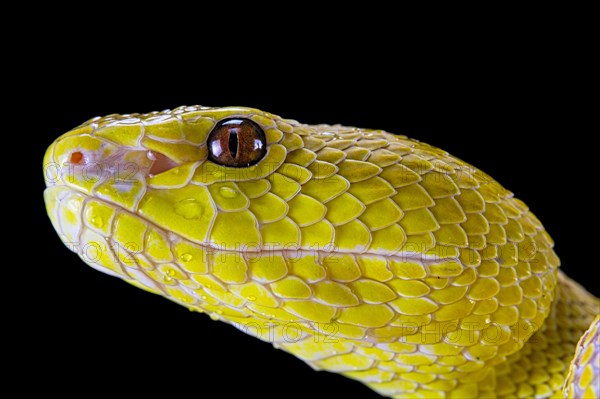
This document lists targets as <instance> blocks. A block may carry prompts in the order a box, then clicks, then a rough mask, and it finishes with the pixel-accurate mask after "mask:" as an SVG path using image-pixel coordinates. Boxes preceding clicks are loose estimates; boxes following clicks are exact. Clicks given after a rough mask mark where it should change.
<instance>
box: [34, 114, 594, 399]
mask: <svg viewBox="0 0 600 399" xmlns="http://www.w3.org/2000/svg"><path fill="white" fill-rule="evenodd" d="M44 173H45V178H46V185H47V188H46V190H45V192H44V197H45V201H46V207H47V211H48V215H49V216H50V219H51V221H52V224H53V226H54V228H55V230H56V231H57V232H58V234H59V235H60V237H61V239H62V241H63V242H64V243H65V244H66V245H67V246H68V247H69V248H70V249H71V250H73V251H74V252H76V253H77V254H78V255H79V256H80V257H81V258H82V259H83V260H84V261H85V262H86V263H88V264H89V265H90V266H91V267H93V268H95V269H98V270H100V271H102V272H104V273H108V274H111V275H114V276H117V277H119V278H121V279H123V280H125V281H126V282H128V283H130V284H132V285H135V286H137V287H139V288H142V289H144V290H147V291H149V292H152V293H155V294H159V295H162V296H164V297H166V298H168V299H170V300H172V301H174V302H176V303H178V304H181V305H183V306H185V307H187V308H189V309H191V310H194V311H198V312H202V313H206V314H208V315H210V317H211V318H213V319H215V320H221V321H224V322H226V323H230V324H232V325H233V326H235V327H237V328H238V329H240V330H242V331H244V332H246V333H248V334H252V335H254V336H256V337H257V338H259V339H262V340H265V341H269V342H272V343H273V345H274V346H275V347H276V348H279V349H282V350H284V351H287V352H289V353H291V354H293V355H294V356H296V357H298V358H300V359H302V360H303V361H305V362H306V363H308V364H309V365H311V366H312V367H313V368H315V369H317V370H327V371H330V372H335V373H340V374H343V375H344V376H347V377H349V378H352V379H355V380H358V381H361V382H363V383H364V384H367V385H368V386H369V387H370V388H372V389H373V390H374V391H376V392H378V393H379V394H381V395H383V396H390V397H398V398H468V397H498V398H505V397H506V398H508V397H520V398H525V397H538V398H546V397H566V396H568V397H596V398H597V397H600V392H599V391H600V387H599V386H598V378H599V375H600V366H599V364H598V362H599V361H600V355H599V354H600V347H599V346H600V344H599V343H598V338H599V331H598V330H599V324H600V321H599V319H598V318H596V319H595V321H594V317H595V316H596V315H597V314H598V313H600V312H599V307H600V302H599V300H598V299H597V298H595V297H593V296H592V295H591V294H589V293H588V292H586V291H585V290H584V289H583V288H582V287H581V286H580V285H578V284H577V283H575V282H574V281H572V280H570V279H569V278H568V277H567V276H565V275H564V274H563V273H562V272H561V271H560V270H559V264H560V262H559V259H558V257H557V255H556V254H555V253H554V251H553V249H552V248H553V242H552V239H551V238H550V236H549V235H548V234H547V233H546V232H545V230H544V228H543V226H542V224H541V223H540V222H539V221H538V219H537V218H536V217H535V216H534V215H533V214H532V213H531V212H530V211H529V209H528V208H527V206H526V205H525V204H524V203H523V202H522V201H520V200H518V199H516V198H515V197H514V196H513V194H512V193H511V192H509V191H508V190H506V189H505V188H503V187H502V186H501V185H500V184H498V183H497V182H496V181H494V180H493V179H492V178H491V177H489V176H488V175H486V174H485V173H483V172H481V171H480V170H478V169H476V168H475V167H473V166H471V165H469V164H468V163H465V162H463V161H462V160H460V159H457V158H455V157H453V156H452V155H450V154H448V153H447V152H445V151H443V150H440V149H438V148H436V147H433V146H430V145H427V144H424V143H421V142H419V141H416V140H412V139H409V138H407V137H405V136H400V135H394V134H390V133H387V132H384V131H381V130H371V129H359V128H354V127H345V126H340V125H305V124H301V123H299V122H297V121H294V120H289V119H282V118H280V117H278V116H276V115H272V114H270V113H268V112H263V111H260V110H257V109H252V108H244V107H226V108H209V107H200V106H192V107H179V108H176V109H174V110H172V111H171V110H167V111H163V112H152V113H149V114H130V115H109V116H106V117H102V118H100V117H97V118H94V119H91V120H90V121H88V122H86V123H84V124H83V125H81V126H79V127H77V128H75V129H73V130H71V131H69V132H67V133H65V134H63V135H62V136H60V137H59V138H58V139H57V140H56V141H55V142H54V143H53V144H52V145H51V146H50V147H49V148H48V150H47V152H46V155H45V159H44ZM590 325H591V327H590ZM173 328H176V327H173ZM588 328H589V330H588ZM586 330H588V331H587V332H586ZM584 333H585V334H584ZM580 338H581V341H580ZM199 344H200V345H201V344H202V342H199ZM565 382H566V383H565Z"/></svg>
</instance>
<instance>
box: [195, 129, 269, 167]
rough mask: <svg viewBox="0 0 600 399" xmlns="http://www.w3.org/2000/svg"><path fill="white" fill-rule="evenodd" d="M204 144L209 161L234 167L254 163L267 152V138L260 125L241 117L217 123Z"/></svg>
mask: <svg viewBox="0 0 600 399" xmlns="http://www.w3.org/2000/svg"><path fill="white" fill-rule="evenodd" d="M206 144H207V148H208V159H209V160H210V161H212V162H214V163H217V164H219V165H223V166H231V167H235V168H241V167H246V166H251V165H254V164H255V163H257V162H258V161H260V160H261V159H262V158H263V157H264V156H265V154H266V153H267V140H266V138H265V134H264V132H263V131H262V129H261V128H260V126H258V125H257V124H256V123H254V122H252V121H250V120H248V119H243V118H231V119H225V120H222V121H220V122H219V123H217V125H216V126H215V127H214V129H213V130H212V131H211V132H210V134H209V135H208V140H207V143H206Z"/></svg>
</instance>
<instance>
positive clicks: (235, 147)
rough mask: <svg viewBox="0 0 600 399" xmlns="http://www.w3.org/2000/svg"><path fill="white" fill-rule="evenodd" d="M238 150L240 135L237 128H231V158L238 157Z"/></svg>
mask: <svg viewBox="0 0 600 399" xmlns="http://www.w3.org/2000/svg"><path fill="white" fill-rule="evenodd" d="M237 151H238V136H237V132H236V131H235V130H233V129H232V130H231V132H229V153H230V154H231V158H234V159H235V157H236V155H237Z"/></svg>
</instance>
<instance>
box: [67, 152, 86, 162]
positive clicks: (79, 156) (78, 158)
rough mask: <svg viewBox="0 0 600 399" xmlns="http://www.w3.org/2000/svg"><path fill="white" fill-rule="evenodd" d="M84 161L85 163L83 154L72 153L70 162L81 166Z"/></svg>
mask: <svg viewBox="0 0 600 399" xmlns="http://www.w3.org/2000/svg"><path fill="white" fill-rule="evenodd" d="M82 161H83V154H82V153H81V152H80V151H75V152H72V153H71V157H70V158H69V162H71V163H76V164H79V163H81V162H82Z"/></svg>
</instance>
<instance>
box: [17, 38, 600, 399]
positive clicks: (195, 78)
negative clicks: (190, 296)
mask: <svg viewBox="0 0 600 399" xmlns="http://www.w3.org/2000/svg"><path fill="white" fill-rule="evenodd" d="M186 49H187V50H189V48H186ZM473 50H474V51H475V50H476V51H477V54H475V55H474V56H472V58H466V57H465V56H464V55H463V54H455V53H453V51H449V53H443V54H442V53H437V52H435V51H437V50H435V51H434V50H431V51H432V52H433V53H432V54H429V56H430V57H429V58H427V59H426V60H424V59H421V58H420V57H419V56H417V55H413V54H403V53H400V55H399V58H398V60H391V59H388V57H387V55H386V53H385V52H383V53H379V54H373V55H366V56H365V57H364V58H361V57H356V56H353V53H349V54H348V55H347V56H337V55H336V56H334V55H330V56H328V55H323V56H321V57H315V58H311V57H307V56H306V55H303V54H294V52H291V53H290V52H285V53H284V52H278V50H277V49H270V51H269V52H266V51H262V52H259V55H257V56H256V57H254V58H253V57H250V56H248V55H244V54H246V53H244V51H246V50H243V51H240V54H239V56H238V54H237V53H236V52H235V51H234V52H232V54H231V55H230V56H228V57H222V58H227V59H222V58H217V61H218V62H214V61H215V60H212V61H211V62H209V61H208V60H207V61H206V62H205V61H200V62H197V63H192V64H191V65H190V64H189V63H188V64H186V63H185V62H184V61H185V57H182V59H181V60H180V62H181V64H177V65H170V66H169V67H168V66H166V65H165V63H168V62H165V61H164V60H161V58H160V54H152V53H144V54H146V55H147V57H145V56H144V54H140V53H135V54H132V51H125V52H119V51H117V50H105V51H103V52H102V57H97V56H94V57H87V56H85V55H77V56H74V55H70V54H69V53H66V54H61V55H57V56H56V57H57V58H61V57H62V60H61V61H62V62H61V63H60V68H56V69H49V68H48V69H44V70H43V71H42V70H40V71H37V72H36V74H35V77H33V79H34V84H32V85H31V86H30V88H29V89H27V90H28V91H27V95H28V97H29V99H28V101H29V103H30V104H31V106H30V107H29V106H27V107H25V108H26V112H27V114H28V117H27V118H28V119H27V120H28V121H29V123H28V127H29V128H30V129H33V131H32V132H30V133H29V134H28V135H27V138H25V140H26V141H27V145H28V146H33V148H34V151H33V152H32V153H31V154H30V155H31V160H32V161H31V162H32V163H34V164H35V165H36V166H35V168H34V171H33V172H32V173H33V174H32V175H31V176H30V177H29V178H30V179H31V181H32V182H33V183H32V185H31V188H33V191H34V192H33V193H31V196H32V198H34V200H33V203H32V205H31V207H30V215H32V216H33V220H32V222H31V226H32V228H33V229H34V230H35V231H36V234H35V236H36V237H37V240H39V241H36V242H35V245H29V248H30V249H29V251H28V253H27V254H26V255H27V257H26V258H25V259H26V263H27V265H28V268H27V270H28V271H29V272H30V273H31V279H30V281H29V282H28V284H29V286H28V288H27V289H28V290H30V292H32V293H31V294H28V296H31V295H33V296H34V297H35V300H34V301H33V302H34V303H33V304H28V305H27V308H28V310H27V311H26V312H24V313H26V314H27V316H26V317H25V318H26V319H27V321H28V325H29V327H27V328H26V329H27V332H28V334H30V335H28V336H30V337H31V338H29V342H28V345H27V346H28V347H29V348H30V349H32V350H31V351H27V355H26V356H25V355H24V357H25V359H24V360H25V363H24V366H23V367H24V370H29V371H33V372H35V374H36V375H37V377H38V381H39V383H40V384H44V387H45V389H46V390H47V391H48V392H72V393H74V392H81V391H78V390H76V388H74V387H72V386H71V385H70V384H69V383H68V382H69V381H78V382H81V383H83V384H84V385H85V386H86V387H88V389H90V390H91V391H94V392H96V391H97V390H100V389H105V390H108V391H111V390H115V391H116V390H118V391H119V392H123V389H127V390H129V391H131V392H134V389H135V390H137V392H138V393H139V392H142V391H145V392H155V391H157V390H162V391H164V392H167V393H168V394H169V395H170V397H179V396H180V395H181V394H188V395H193V396H194V397H202V396H207V395H203V394H202V392H203V389H204V387H206V386H207V385H211V386H216V387H218V389H221V390H222V392H223V393H228V394H230V395H231V396H233V397H241V396H247V395H249V394H251V393H252V394H256V393H259V394H260V395H261V396H262V397H265V398H267V397H268V398H271V397H273V398H274V397H281V396H287V395H289V394H290V393H294V394H298V395H299V396H305V397H309V396H315V397H332V396H333V395H335V396H337V397H346V396H347V397H363V398H367V397H376V395H374V394H373V393H372V392H371V391H370V390H368V389H367V388H365V387H363V386H362V385H361V384H359V383H356V382H352V381H350V380H347V379H345V378H342V377H340V376H337V375H334V374H329V373H325V372H320V373H317V372H314V371H312V369H310V368H309V367H308V366H306V365H304V364H303V363H302V362H301V361H299V360H297V359H295V358H293V357H292V356H290V355H287V354H285V353H283V352H281V351H277V350H274V349H272V348H271V347H270V345H269V344H266V343H262V342H260V341H258V340H256V339H254V338H252V337H249V336H245V335H244V334H242V333H240V332H238V331H237V330H235V329H234V328H232V327H230V326H227V325H225V324H224V323H218V322H214V321H212V320H210V319H209V318H208V317H207V316H205V315H200V314H197V313H191V312H189V311H187V310H186V309H184V308H183V307H180V306H178V305H176V304H173V303H171V302H169V301H167V300H165V299H163V298H161V297H158V296H154V295H151V294H148V293H146V292H143V291H141V290H139V289H136V288H134V287H131V286H129V285H128V284H126V283H123V282H121V281H119V280H117V279H115V278H113V277H109V276H107V275H104V274H102V273H99V272H97V271H95V270H93V269H91V268H89V267H87V266H86V265H85V264H84V263H83V262H82V261H80V260H79V258H78V257H77V256H76V255H75V254H73V253H71V252H70V251H68V250H67V249H66V248H65V247H64V246H63V245H62V244H61V242H60V241H59V239H58V236H57V235H56V234H55V232H54V231H53V229H52V227H51V225H50V222H49V220H48V218H47V217H46V215H45V210H44V204H43V199H42V191H43V189H44V182H43V176H42V169H41V160H42V156H43V152H44V150H45V148H46V147H47V146H48V145H49V144H50V143H51V142H52V140H53V139H54V138H56V137H57V136H58V135H60V134H62V133H63V132H65V131H67V130H69V129H70V128H72V127H74V126H76V125H78V124H79V123H81V122H83V121H85V120H87V119H88V118H90V117H93V116H96V115H105V114H109V113H129V112H148V111H153V110H161V109H165V108H173V107H176V106H179V105H184V104H186V105H191V104H202V105H210V106H223V105H244V106H251V107H256V108H260V109H263V110H267V111H270V112H272V113H275V114H279V115H281V116H283V117H288V118H293V119H297V120H299V121H301V122H305V123H321V122H323V123H343V124H346V125H355V126H361V127H369V128H380V129H385V130H388V131H390V132H394V133H402V134H406V135H408V136H410V137H414V138H417V139H420V140H422V141H425V142H428V143H430V144H433V145H436V146H438V147H441V148H443V149H446V150H448V151H449V152H451V153H452V154H454V155H456V156H458V157H460V158H462V159H464V160H466V161H468V162H470V163H472V164H474V165H476V166H477V167H479V168H481V169H482V170H484V171H485V172H487V173H489V174H490V175H491V176H493V177H494V178H496V179H497V180H498V181H500V182H501V183H502V184H504V185H505V186H506V187H507V188H508V189H510V190H511V191H513V192H515V193H516V195H517V196H518V197H519V198H521V199H523V200H524V201H525V202H526V203H527V204H528V205H529V206H530V207H531V209H532V210H533V211H534V212H535V213H536V215H537V216H538V217H539V219H540V220H541V221H542V222H543V223H544V225H545V226H546V228H547V230H548V231H549V232H550V234H551V235H552V237H553V238H554V239H555V241H556V250H557V253H558V254H559V256H560V258H561V260H562V263H563V266H562V268H563V270H565V271H566V272H567V273H568V274H569V275H571V276H572V277H574V278H575V279H576V280H578V281H580V282H581V283H582V284H584V285H585V286H586V287H587V288H588V289H591V290H595V292H596V294H597V295H598V294H600V292H599V291H598V287H597V285H595V284H594V279H593V277H592V270H593V268H595V267H596V266H597V265H596V264H595V263H596V261H595V260H594V261H590V259H594V258H592V257H590V253H593V252H592V251H594V250H595V248H594V247H593V246H594V242H593V241H592V240H596V238H595V237H590V236H588V235H587V234H586V233H585V231H584V229H583V226H584V225H585V224H586V223H587V224H589V223H592V220H591V217H592V214H591V211H590V207H591V206H592V205H593V203H595V201H596V200H595V199H593V198H591V195H590V194H589V193H588V190H589V185H590V184H594V181H593V180H587V181H586V182H585V184H584V182H583V181H584V179H583V176H582V175H583V174H584V173H585V170H584V169H585V167H584V166H583V164H582V162H581V160H582V159H583V158H588V159H589V158H590V157H592V156H593V155H592V151H591V150H590V149H587V148H586V144H584V141H583V139H582V135H584V134H587V133H589V130H588V131H586V129H585V128H582V127H581V126H579V125H578V121H579V119H580V117H581V116H582V115H583V114H585V113H586V112H587V111H586V108H585V107H584V106H580V105H582V104H584V103H585V102H586V101H584V100H582V97H581V93H579V92H578V90H579V89H580V87H579V86H580V85H581V84H582V82H581V81H578V80H576V79H577V78H578V76H577V73H576V72H577V71H578V67H577V65H571V66H569V67H564V66H562V65H561V66H559V65H557V64H556V63H555V59H556V54H554V53H552V51H549V52H548V53H547V54H541V55H540V54H537V53H535V54H531V53H530V49H529V48H528V49H525V50H523V51H522V52H516V53H515V52H512V51H511V50H508V51H506V52H502V53H497V52H495V51H489V52H487V53H485V52H481V48H480V47H476V48H474V49H473ZM242 53H243V54H242ZM561 54H563V55H566V56H568V55H569V54H568V53H561ZM150 55H151V56H150ZM395 57H398V55H397V54H396V55H395ZM559 58H560V57H559ZM250 62H251V63H252V64H253V66H254V67H255V68H256V69H258V71H256V70H255V69H253V70H252V71H250V70H248V69H246V65H248V63H250ZM207 64H210V65H211V67H210V68H209V67H207ZM163 66H164V67H163ZM221 66H223V68H221ZM262 66H264V68H263V67H262ZM579 77H581V76H579ZM30 138H33V139H32V140H31V139H30ZM30 140H31V141H32V143H30ZM28 148H31V147H28ZM34 161H35V162H34ZM273 381H277V384H276V385H278V386H283V387H287V388H285V389H284V390H283V391H282V390H281V389H274V388H273V386H274V383H273ZM123 387H126V388H123ZM345 395H346V396H345Z"/></svg>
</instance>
